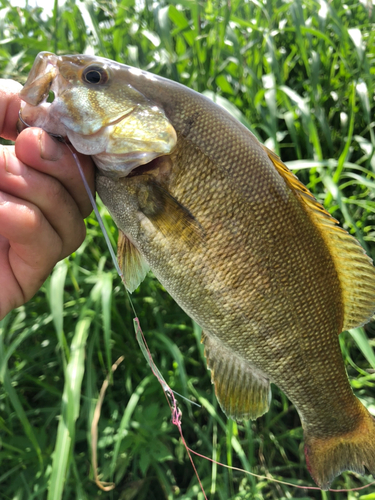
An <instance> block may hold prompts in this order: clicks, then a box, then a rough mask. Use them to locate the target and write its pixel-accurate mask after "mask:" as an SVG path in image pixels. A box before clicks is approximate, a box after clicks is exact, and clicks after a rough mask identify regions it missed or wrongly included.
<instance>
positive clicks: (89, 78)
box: [82, 66, 109, 85]
mask: <svg viewBox="0 0 375 500" xmlns="http://www.w3.org/2000/svg"><path fill="white" fill-rule="evenodd" d="M82 76H83V79H84V81H85V82H86V83H91V84H92V85H101V84H103V83H106V82H107V81H108V78H109V75H108V72H107V71H106V70H105V69H104V68H101V67H100V66H89V67H88V68H86V69H85V70H84V71H83V73H82Z"/></svg>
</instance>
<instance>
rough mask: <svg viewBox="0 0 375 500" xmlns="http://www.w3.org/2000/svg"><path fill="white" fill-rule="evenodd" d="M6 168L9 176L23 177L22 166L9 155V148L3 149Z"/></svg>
mask: <svg viewBox="0 0 375 500" xmlns="http://www.w3.org/2000/svg"><path fill="white" fill-rule="evenodd" d="M3 158H4V168H5V171H6V172H8V174H12V175H22V170H23V169H22V165H21V163H20V162H19V161H18V160H16V158H15V157H14V156H12V155H10V154H9V151H8V150H7V148H3Z"/></svg>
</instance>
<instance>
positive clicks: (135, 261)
mask: <svg viewBox="0 0 375 500" xmlns="http://www.w3.org/2000/svg"><path fill="white" fill-rule="evenodd" d="M117 258H118V262H119V265H120V269H121V271H122V273H123V275H124V280H125V286H126V288H127V289H128V290H129V292H130V293H132V292H134V290H135V289H136V288H138V286H139V285H140V284H141V283H142V281H143V280H144V279H145V277H146V274H147V273H148V271H149V270H150V267H149V265H148V263H147V262H146V260H145V258H144V257H143V255H142V254H141V253H140V251H139V250H138V248H137V247H135V246H134V245H133V243H132V242H131V241H130V240H129V238H127V237H126V235H125V234H124V233H123V232H122V231H121V230H119V235H118V242H117Z"/></svg>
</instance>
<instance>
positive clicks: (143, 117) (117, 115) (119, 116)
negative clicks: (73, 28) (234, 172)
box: [20, 52, 177, 178]
mask: <svg viewBox="0 0 375 500" xmlns="http://www.w3.org/2000/svg"><path fill="white" fill-rule="evenodd" d="M132 69H133V68H131V67H129V66H126V65H123V64H118V63H116V62H114V61H111V60H108V59H105V58H101V57H97V56H90V55H67V56H57V55H55V54H52V53H50V52H41V53H40V54H38V56H37V57H36V59H35V62H34V65H33V67H32V69H31V71H30V74H29V77H28V79H27V81H26V84H25V86H24V88H23V89H22V91H21V93H20V96H21V99H22V100H23V101H25V104H24V105H23V107H22V110H21V118H22V121H23V122H24V123H26V124H28V125H31V126H37V127H41V128H43V129H44V130H45V131H46V132H49V133H51V134H54V135H59V136H62V137H65V138H67V140H69V141H70V143H71V144H72V145H73V146H74V147H75V149H76V150H77V151H78V152H80V153H83V154H88V155H91V156H93V159H94V161H95V163H96V165H97V166H98V168H99V169H100V170H101V171H102V173H104V174H105V175H108V176H110V177H112V178H119V177H125V176H127V175H128V174H129V173H130V172H131V171H132V170H133V169H134V168H136V167H138V166H139V165H144V164H146V163H149V162H150V161H152V160H153V159H154V158H157V157H158V156H162V155H166V154H169V153H171V151H172V150H173V148H174V146H175V144H176V142H177V135H176V132H175V130H174V128H173V126H172V124H171V123H170V121H169V120H168V118H167V117H166V115H165V113H164V111H163V109H162V108H161V107H160V106H158V105H157V104H156V103H154V102H152V101H151V100H150V99H148V98H147V97H145V96H144V95H143V94H142V93H141V92H140V91H139V90H137V89H136V88H134V86H132V85H131V83H129V82H128V81H127V80H128V78H127V76H128V75H129V72H130V71H131V70H132ZM50 92H53V94H54V99H53V101H52V102H47V100H48V97H49V95H50Z"/></svg>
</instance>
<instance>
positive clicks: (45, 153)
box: [39, 130, 63, 161]
mask: <svg viewBox="0 0 375 500" xmlns="http://www.w3.org/2000/svg"><path fill="white" fill-rule="evenodd" d="M39 146H40V157H41V158H43V160H49V161H57V160H59V159H60V158H61V156H62V154H63V147H62V145H61V144H60V143H59V142H57V141H56V139H54V138H53V137H51V136H50V135H48V134H47V133H45V132H44V131H43V130H41V131H40V133H39Z"/></svg>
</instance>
